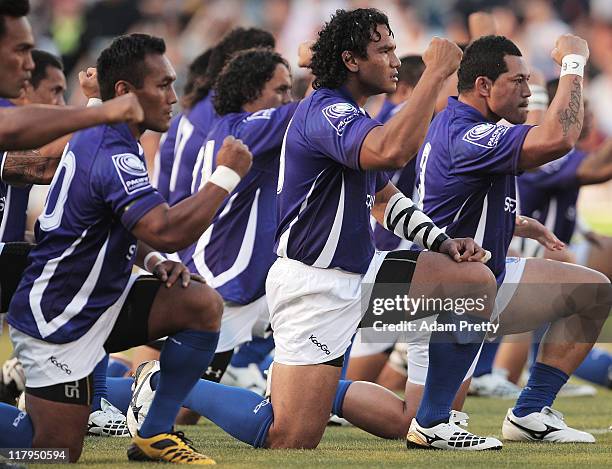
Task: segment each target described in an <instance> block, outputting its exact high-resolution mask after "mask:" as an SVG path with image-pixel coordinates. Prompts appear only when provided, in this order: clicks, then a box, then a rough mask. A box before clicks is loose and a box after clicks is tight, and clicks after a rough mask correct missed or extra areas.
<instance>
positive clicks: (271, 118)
mask: <svg viewBox="0 0 612 469" xmlns="http://www.w3.org/2000/svg"><path fill="white" fill-rule="evenodd" d="M298 104H299V102H295V103H289V104H285V105H284V106H281V107H278V108H276V109H275V108H271V109H264V110H262V111H257V112H254V113H252V114H250V115H249V116H248V117H245V118H244V120H243V121H242V122H241V125H240V129H239V131H238V135H237V137H238V138H240V139H241V140H242V141H243V142H245V143H246V144H247V145H248V147H249V149H250V150H251V153H253V156H255V155H261V154H265V153H266V152H268V151H270V150H273V149H275V148H279V147H280V146H281V145H282V142H283V138H284V136H285V131H286V130H287V125H289V121H290V120H291V118H292V117H293V114H294V113H295V110H296V109H297V106H298Z"/></svg>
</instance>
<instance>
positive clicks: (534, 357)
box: [529, 324, 550, 372]
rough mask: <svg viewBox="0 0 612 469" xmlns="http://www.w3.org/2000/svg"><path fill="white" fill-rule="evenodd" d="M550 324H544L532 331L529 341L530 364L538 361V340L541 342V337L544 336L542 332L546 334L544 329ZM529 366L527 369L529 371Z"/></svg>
mask: <svg viewBox="0 0 612 469" xmlns="http://www.w3.org/2000/svg"><path fill="white" fill-rule="evenodd" d="M549 325H550V324H544V325H543V326H540V328H539V329H536V330H535V331H533V334H532V339H531V340H532V343H531V353H530V355H531V356H530V357H529V358H530V359H531V366H533V365H534V364H535V362H537V361H538V352H539V350H540V342H542V337H544V334H546V331H547V330H548V327H549ZM531 366H530V367H529V370H530V372H531Z"/></svg>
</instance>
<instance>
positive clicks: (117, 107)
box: [100, 93, 144, 124]
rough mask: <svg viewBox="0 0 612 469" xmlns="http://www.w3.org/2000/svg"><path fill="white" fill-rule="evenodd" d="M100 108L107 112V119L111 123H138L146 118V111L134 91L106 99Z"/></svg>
mask: <svg viewBox="0 0 612 469" xmlns="http://www.w3.org/2000/svg"><path fill="white" fill-rule="evenodd" d="M100 109H101V110H102V112H104V113H105V116H106V121H107V122H108V123H109V124H114V123H117V122H127V123H130V124H134V123H135V124H137V123H139V122H142V121H143V119H144V112H143V110H142V107H140V103H139V102H138V98H137V97H136V95H134V94H132V93H128V94H124V95H123V96H119V97H117V98H113V99H110V100H108V101H105V102H104V104H103V105H102V106H100Z"/></svg>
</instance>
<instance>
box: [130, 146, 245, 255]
mask: <svg viewBox="0 0 612 469" xmlns="http://www.w3.org/2000/svg"><path fill="white" fill-rule="evenodd" d="M251 161H252V155H251V152H250V151H249V149H248V148H247V147H246V145H244V144H243V143H242V142H241V141H240V140H236V139H235V138H234V137H226V139H225V140H224V141H223V146H222V147H221V149H220V150H219V153H218V154H217V169H216V170H215V172H214V173H213V174H212V176H211V177H210V179H209V180H208V182H207V183H206V184H205V185H204V187H203V188H202V189H201V190H200V191H199V192H197V193H196V194H194V195H192V196H191V197H188V198H186V199H185V200H183V201H181V202H180V203H178V204H176V205H173V206H172V207H169V206H168V204H161V205H158V206H157V207H155V208H154V209H152V210H150V211H149V212H148V213H147V214H146V215H145V216H143V217H142V218H141V219H140V220H139V221H138V223H136V225H135V226H134V228H133V229H132V234H133V235H134V236H136V238H138V239H139V240H141V241H144V242H145V243H147V244H148V245H149V246H151V247H153V248H154V249H157V250H159V251H162V252H175V251H178V250H180V249H183V248H186V247H187V246H189V245H191V244H193V243H194V242H195V241H196V240H197V239H198V238H199V237H200V236H202V233H204V231H206V229H207V228H208V226H209V225H210V222H211V221H212V219H213V217H214V216H215V214H216V213H217V210H218V209H219V207H220V206H221V204H222V203H223V201H224V200H225V198H226V197H227V196H228V194H229V193H230V192H231V191H232V190H233V189H234V187H236V185H237V184H238V182H240V179H241V178H242V177H244V175H245V174H246V173H247V172H248V171H249V169H250V167H251ZM128 209H129V207H128Z"/></svg>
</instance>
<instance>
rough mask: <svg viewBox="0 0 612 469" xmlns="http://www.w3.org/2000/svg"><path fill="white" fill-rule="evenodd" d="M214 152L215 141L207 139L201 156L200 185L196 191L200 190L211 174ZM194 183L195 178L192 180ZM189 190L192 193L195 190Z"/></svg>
mask: <svg viewBox="0 0 612 469" xmlns="http://www.w3.org/2000/svg"><path fill="white" fill-rule="evenodd" d="M214 152H215V141H214V140H208V141H207V142H206V145H205V146H204V154H203V156H202V171H201V173H200V185H199V186H198V191H201V190H202V187H204V184H206V183H207V182H208V180H209V179H210V176H212V166H213V156H214ZM194 179H195V178H194ZM194 183H195V180H194ZM191 192H192V193H194V192H195V190H192V191H191Z"/></svg>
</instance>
